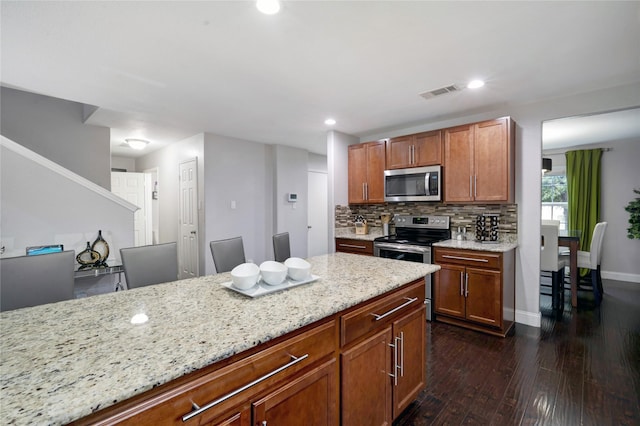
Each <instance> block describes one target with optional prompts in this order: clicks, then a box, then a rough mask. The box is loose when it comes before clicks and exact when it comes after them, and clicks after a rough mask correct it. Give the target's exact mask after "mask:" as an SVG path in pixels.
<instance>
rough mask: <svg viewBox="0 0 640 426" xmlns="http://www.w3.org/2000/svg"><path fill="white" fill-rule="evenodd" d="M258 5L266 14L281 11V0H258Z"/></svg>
mask: <svg viewBox="0 0 640 426" xmlns="http://www.w3.org/2000/svg"><path fill="white" fill-rule="evenodd" d="M256 7H257V8H258V10H259V11H260V12H262V13H264V14H265V15H275V14H276V13H278V12H279V11H280V1H279V0H258V1H256Z"/></svg>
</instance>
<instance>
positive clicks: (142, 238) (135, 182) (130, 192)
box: [111, 172, 148, 246]
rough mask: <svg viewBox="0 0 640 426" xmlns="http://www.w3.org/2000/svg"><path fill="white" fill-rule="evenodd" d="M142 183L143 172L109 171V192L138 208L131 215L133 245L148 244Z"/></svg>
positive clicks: (143, 178) (145, 204)
mask: <svg viewBox="0 0 640 426" xmlns="http://www.w3.org/2000/svg"><path fill="white" fill-rule="evenodd" d="M144 183H145V174H144V173H129V172H111V192H113V193H114V194H116V195H117V196H118V197H120V198H124V199H125V200H127V201H129V202H130V203H132V204H135V205H136V206H138V207H139V208H140V209H139V210H136V212H135V213H134V216H133V221H134V224H133V232H134V235H133V244H134V245H135V246H144V245H147V244H148V242H147V220H146V216H147V202H146V199H145V185H144Z"/></svg>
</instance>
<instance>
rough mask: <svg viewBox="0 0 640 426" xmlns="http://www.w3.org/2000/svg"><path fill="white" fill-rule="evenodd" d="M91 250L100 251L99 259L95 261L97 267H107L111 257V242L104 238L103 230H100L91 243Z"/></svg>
mask: <svg viewBox="0 0 640 426" xmlns="http://www.w3.org/2000/svg"><path fill="white" fill-rule="evenodd" d="M91 250H94V251H96V252H98V254H99V259H98V261H97V262H95V266H96V267H107V266H108V265H107V258H108V257H109V244H108V243H107V242H106V241H105V239H104V238H102V230H98V238H96V240H95V241H94V242H93V244H92V245H91Z"/></svg>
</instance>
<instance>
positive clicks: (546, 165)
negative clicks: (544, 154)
mask: <svg viewBox="0 0 640 426" xmlns="http://www.w3.org/2000/svg"><path fill="white" fill-rule="evenodd" d="M550 171H551V158H543V159H542V174H545V173H547V172H550Z"/></svg>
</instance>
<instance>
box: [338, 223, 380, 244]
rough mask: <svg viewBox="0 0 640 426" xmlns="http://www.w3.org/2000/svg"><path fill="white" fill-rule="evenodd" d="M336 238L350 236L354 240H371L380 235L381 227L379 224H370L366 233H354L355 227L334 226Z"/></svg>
mask: <svg viewBox="0 0 640 426" xmlns="http://www.w3.org/2000/svg"><path fill="white" fill-rule="evenodd" d="M335 237H336V238H352V239H354V240H364V241H373V240H374V239H376V238H378V237H382V228H381V227H379V226H370V227H369V233H368V234H356V231H355V227H353V226H350V227H348V228H335Z"/></svg>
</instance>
